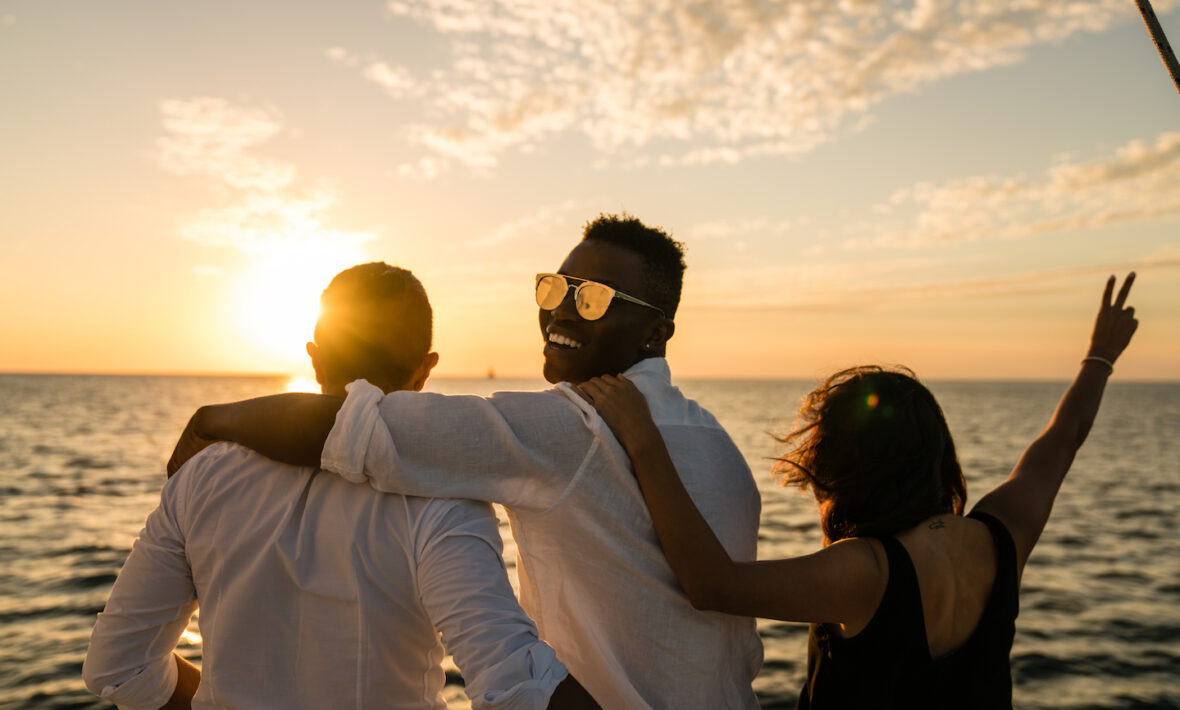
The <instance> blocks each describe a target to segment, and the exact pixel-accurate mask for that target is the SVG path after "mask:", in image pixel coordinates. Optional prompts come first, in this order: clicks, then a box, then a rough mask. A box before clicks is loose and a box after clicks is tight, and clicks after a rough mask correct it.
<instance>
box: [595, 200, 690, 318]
mask: <svg viewBox="0 0 1180 710" xmlns="http://www.w3.org/2000/svg"><path fill="white" fill-rule="evenodd" d="M582 240H583V241H590V240H593V241H599V242H607V243H609V244H615V245H617V246H620V247H623V248H624V249H627V250H629V251H633V252H635V253H636V254H638V255H640V256H641V257H643V276H644V279H645V280H646V281H647V283H648V285H649V287H650V288H651V293H652V299H651V302H652V305H655V306H659V308H660V309H661V310H663V311H664V314H665V315H666V316H668V317H669V318H672V317H674V316H675V315H676V308H677V307H678V306H679V305H680V291H681V289H682V287H683V286H684V268H685V266H684V245H683V244H681V243H680V242H678V241H676V240H675V239H673V238H672V236H671V235H670V234H668V233H667V232H665V231H664V230H662V229H660V228H658V227H649V226H647V225H645V224H644V223H643V222H640V221H639V220H638V219H636V218H635V217H632V216H631V215H629V214H627V213H626V212H624V213H623V214H618V215H614V214H600V215H598V218H597V219H595V220H594V221H592V222H588V223H587V224H586V228H585V229H584V230H583V232H582Z"/></svg>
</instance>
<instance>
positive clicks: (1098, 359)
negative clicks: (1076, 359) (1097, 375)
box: [1082, 355, 1114, 373]
mask: <svg viewBox="0 0 1180 710" xmlns="http://www.w3.org/2000/svg"><path fill="white" fill-rule="evenodd" d="M1087 360H1093V361H1094V362H1100V363H1102V364H1103V365H1106V366H1107V367H1109V368H1110V371H1111V372H1112V373H1113V372H1114V363H1113V362H1111V361H1110V360H1107V359H1106V358H1104V357H1098V356H1097V355H1087V356H1086V357H1084V358H1082V362H1083V363H1084V362H1086V361H1087Z"/></svg>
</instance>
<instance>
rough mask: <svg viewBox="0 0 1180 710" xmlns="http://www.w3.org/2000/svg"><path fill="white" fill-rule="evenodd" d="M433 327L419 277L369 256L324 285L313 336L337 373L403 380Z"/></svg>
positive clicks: (416, 363)
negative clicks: (369, 261) (372, 259)
mask: <svg viewBox="0 0 1180 710" xmlns="http://www.w3.org/2000/svg"><path fill="white" fill-rule="evenodd" d="M432 329H433V312H432V311H431V308H430V300H429V299H428V298H427V297H426V289H425V288H423V287H422V283H421V282H420V281H418V279H417V278H416V277H415V276H414V275H413V274H412V273H410V272H409V271H407V270H406V269H402V268H400V267H397V266H390V265H389V264H386V263H385V262H373V263H371V264H361V265H359V266H354V267H352V268H350V269H345V270H344V271H341V272H340V273H339V274H337V275H336V276H335V278H333V279H332V282H331V283H329V284H328V287H327V288H326V289H324V292H323V294H321V296H320V316H319V319H318V320H317V321H316V326H315V340H316V344H317V345H318V346H319V347H320V350H321V352H322V353H323V355H324V356H325V357H326V358H328V360H327V362H326V364H327V365H328V366H329V367H330V368H332V371H333V374H334V375H335V376H336V377H339V378H344V379H345V380H346V381H349V382H351V381H352V380H355V379H369V380H372V379H375V378H378V377H379V376H384V377H387V378H388V379H389V380H390V381H393V382H397V383H404V382H408V381H409V379H410V376H411V375H413V373H414V371H415V370H416V369H417V368H418V366H419V365H421V364H422V361H423V359H425V357H426V355H427V353H429V352H430V344H431V333H432Z"/></svg>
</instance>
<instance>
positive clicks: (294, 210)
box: [156, 97, 372, 254]
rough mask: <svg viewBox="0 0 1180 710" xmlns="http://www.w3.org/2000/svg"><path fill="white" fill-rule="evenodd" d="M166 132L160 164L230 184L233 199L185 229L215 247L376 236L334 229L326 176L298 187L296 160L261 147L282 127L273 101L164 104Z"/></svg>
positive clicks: (343, 244) (313, 243)
mask: <svg viewBox="0 0 1180 710" xmlns="http://www.w3.org/2000/svg"><path fill="white" fill-rule="evenodd" d="M160 112H161V114H162V121H163V127H164V131H165V133H164V135H163V136H161V137H160V138H159V139H157V142H156V146H157V157H158V159H159V163H160V166H161V167H162V168H164V169H165V170H167V171H169V172H172V173H174V174H177V175H186V176H199V177H202V178H206V179H211V180H213V181H214V183H215V184H218V185H222V186H224V187H228V188H230V200H229V202H228V204H223V205H220V206H217V207H210V208H207V209H205V210H202V211H200V212H197V213H196V214H193V215H189V216H188V217H186V218H185V219H183V220H182V222H181V225H180V232H181V235H182V236H184V237H185V238H186V239H191V240H193V241H195V242H197V243H199V244H202V245H204V246H209V247H232V248H234V249H237V250H239V251H243V252H247V253H252V254H259V253H264V252H267V253H274V252H276V251H280V250H284V249H285V250H290V249H292V248H296V247H298V248H312V250H313V251H315V252H317V253H319V252H320V251H321V250H322V248H323V247H324V246H326V245H329V244H330V245H333V246H334V247H335V248H337V249H341V250H344V251H347V250H348V249H353V248H356V247H359V245H361V244H363V243H365V242H367V241H369V240H370V239H371V238H372V237H371V235H369V234H366V233H350V232H343V231H340V230H335V229H331V228H328V227H327V226H326V220H327V218H328V215H329V213H330V211H331V210H332V208H333V207H334V206H336V204H337V202H338V198H337V197H336V195H335V192H334V191H333V190H332V189H331V188H330V187H329V186H328V185H327V184H326V183H322V182H321V183H317V184H313V185H310V186H299V185H298V184H297V182H296V178H297V171H296V168H295V166H294V165H292V164H291V163H288V162H284V161H281V160H278V159H275V158H271V157H267V156H264V155H259V154H258V153H257V150H258V149H259V148H260V147H261V146H262V145H263V144H265V143H267V142H268V141H270V140H272V139H273V138H275V137H276V136H278V135H280V134H281V133H282V132H283V130H284V125H283V120H282V116H281V115H280V114H279V113H278V111H276V110H274V109H271V108H263V107H256V106H244V105H240V104H235V103H232V102H229V101H227V100H225V99H221V98H215V97H196V98H189V99H169V100H165V101H162V102H161V103H160Z"/></svg>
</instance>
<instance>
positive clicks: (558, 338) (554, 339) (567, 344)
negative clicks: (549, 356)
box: [548, 333, 582, 350]
mask: <svg viewBox="0 0 1180 710" xmlns="http://www.w3.org/2000/svg"><path fill="white" fill-rule="evenodd" d="M548 342H549V344H550V345H556V346H558V347H560V348H564V349H568V350H577V349H578V348H580V347H582V343H580V342H578V341H577V340H574V339H573V338H570V337H567V336H564V335H562V334H561V333H550V334H549V338H548Z"/></svg>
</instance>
